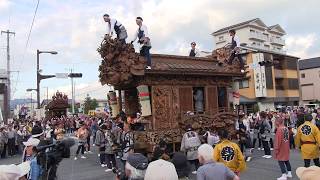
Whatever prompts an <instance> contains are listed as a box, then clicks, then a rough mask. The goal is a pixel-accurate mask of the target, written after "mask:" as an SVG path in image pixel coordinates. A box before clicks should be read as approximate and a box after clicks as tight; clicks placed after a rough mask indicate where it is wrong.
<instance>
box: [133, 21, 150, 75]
mask: <svg viewBox="0 0 320 180" xmlns="http://www.w3.org/2000/svg"><path fill="white" fill-rule="evenodd" d="M142 22H143V19H142V18H141V17H137V18H136V23H137V25H138V26H139V28H138V30H137V31H136V33H135V35H134V37H133V39H132V41H131V44H132V43H133V42H134V41H135V40H136V39H137V38H138V43H139V44H140V46H141V47H140V55H141V56H144V57H145V58H146V60H147V68H146V69H151V55H150V49H151V42H150V37H149V33H148V28H147V26H146V25H144V24H142Z"/></svg>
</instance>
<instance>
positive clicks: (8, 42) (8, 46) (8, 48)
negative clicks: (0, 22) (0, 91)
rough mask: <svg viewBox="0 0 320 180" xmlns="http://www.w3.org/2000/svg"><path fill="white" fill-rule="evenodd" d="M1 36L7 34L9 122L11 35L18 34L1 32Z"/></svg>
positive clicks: (7, 115)
mask: <svg viewBox="0 0 320 180" xmlns="http://www.w3.org/2000/svg"><path fill="white" fill-rule="evenodd" d="M1 34H7V74H8V87H7V88H8V90H7V97H8V98H7V108H8V109H7V112H6V119H7V120H8V118H9V116H10V100H11V88H10V86H11V82H10V81H11V79H10V34H12V35H15V34H16V33H15V32H13V31H9V30H7V31H1Z"/></svg>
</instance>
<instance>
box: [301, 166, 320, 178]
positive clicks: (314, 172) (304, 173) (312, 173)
mask: <svg viewBox="0 0 320 180" xmlns="http://www.w3.org/2000/svg"><path fill="white" fill-rule="evenodd" d="M296 174H297V176H298V178H299V179H300V180H319V175H320V168H319V167H318V166H310V167H308V168H306V167H298V168H297V170H296Z"/></svg>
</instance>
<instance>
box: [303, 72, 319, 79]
mask: <svg viewBox="0 0 320 180" xmlns="http://www.w3.org/2000/svg"><path fill="white" fill-rule="evenodd" d="M319 76H320V72H319ZM305 77H306V74H305V73H302V74H301V78H305Z"/></svg>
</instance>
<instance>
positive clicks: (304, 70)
mask: <svg viewBox="0 0 320 180" xmlns="http://www.w3.org/2000/svg"><path fill="white" fill-rule="evenodd" d="M299 79H300V94H301V101H302V103H303V104H309V103H311V104H312V103H314V102H316V101H320V57H316V58H311V59H303V60H300V61H299Z"/></svg>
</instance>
